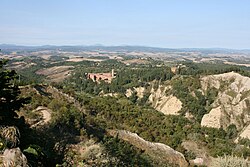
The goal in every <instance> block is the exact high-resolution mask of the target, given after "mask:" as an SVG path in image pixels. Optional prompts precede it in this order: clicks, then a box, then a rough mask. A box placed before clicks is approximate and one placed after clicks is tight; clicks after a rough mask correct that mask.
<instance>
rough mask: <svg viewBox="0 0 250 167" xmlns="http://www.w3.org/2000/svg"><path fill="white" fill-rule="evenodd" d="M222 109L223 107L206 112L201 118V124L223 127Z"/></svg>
mask: <svg viewBox="0 0 250 167" xmlns="http://www.w3.org/2000/svg"><path fill="white" fill-rule="evenodd" d="M221 118H222V111H221V107H217V108H214V109H212V110H211V111H210V112H209V113H208V114H205V115H204V116H203V118H202V120H201V126H206V127H212V128H220V127H221Z"/></svg>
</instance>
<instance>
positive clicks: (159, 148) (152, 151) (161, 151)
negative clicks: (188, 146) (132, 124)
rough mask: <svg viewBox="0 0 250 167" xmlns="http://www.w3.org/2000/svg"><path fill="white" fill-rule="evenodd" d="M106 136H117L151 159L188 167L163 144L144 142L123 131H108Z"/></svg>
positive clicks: (184, 160)
mask: <svg viewBox="0 0 250 167" xmlns="http://www.w3.org/2000/svg"><path fill="white" fill-rule="evenodd" d="M108 134H109V135H111V136H114V137H115V136H117V137H118V138H120V139H122V140H124V141H127V142H129V143H130V144H132V145H134V146H135V147H137V148H139V149H141V150H143V151H145V153H146V154H148V155H149V156H151V157H152V158H153V159H159V160H161V161H162V162H166V163H170V164H175V165H178V166H181V167H187V166H188V162H187V161H186V159H185V157H184V156H183V154H182V153H180V152H178V151H175V150H174V149H172V148H171V147H169V146H167V145H165V144H162V143H153V142H149V141H146V140H144V139H143V138H141V137H140V136H138V135H137V134H136V133H131V132H128V131H125V130H109V131H108Z"/></svg>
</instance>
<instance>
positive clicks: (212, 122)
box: [201, 72, 250, 136]
mask: <svg viewBox="0 0 250 167" xmlns="http://www.w3.org/2000/svg"><path fill="white" fill-rule="evenodd" d="M201 85H202V91H203V93H204V94H206V93H207V92H208V91H209V89H210V88H216V89H217V90H218V91H219V93H218V96H217V97H216V99H215V101H214V103H213V104H212V105H211V107H212V110H211V111H210V112H209V113H208V114H205V115H204V116H203V118H202V121H201V125H202V126H207V127H214V128H220V127H222V128H224V129H225V128H227V127H228V126H229V125H230V124H235V125H236V127H237V129H238V130H241V129H242V128H244V126H245V125H246V124H249V122H250V78H249V77H245V76H242V75H240V74H238V73H235V72H229V73H225V74H219V75H210V76H206V77H203V78H201ZM243 134H244V136H250V134H249V135H245V133H243Z"/></svg>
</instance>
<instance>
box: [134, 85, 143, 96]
mask: <svg viewBox="0 0 250 167" xmlns="http://www.w3.org/2000/svg"><path fill="white" fill-rule="evenodd" d="M134 90H135V92H136V95H137V96H138V98H143V96H144V92H145V88H144V87H138V88H134Z"/></svg>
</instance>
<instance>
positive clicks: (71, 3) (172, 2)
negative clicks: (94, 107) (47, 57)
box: [0, 0, 250, 49]
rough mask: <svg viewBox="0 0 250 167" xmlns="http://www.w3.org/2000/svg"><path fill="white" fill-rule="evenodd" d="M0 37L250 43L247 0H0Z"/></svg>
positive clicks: (36, 41)
mask: <svg viewBox="0 0 250 167" xmlns="http://www.w3.org/2000/svg"><path fill="white" fill-rule="evenodd" d="M0 43H9V44H22V45H45V44H50V45H91V44H103V45H147V46H159V47H167V48H183V47H185V48H188V47H223V48H238V49H242V48H250V0H1V3H0Z"/></svg>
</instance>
